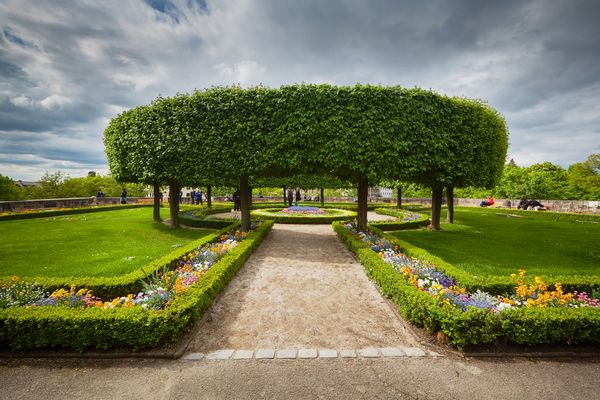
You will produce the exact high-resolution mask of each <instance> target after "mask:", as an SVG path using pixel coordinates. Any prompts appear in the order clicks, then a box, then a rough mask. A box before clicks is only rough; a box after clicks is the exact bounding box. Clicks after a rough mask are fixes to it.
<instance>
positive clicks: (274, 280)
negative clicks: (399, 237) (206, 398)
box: [188, 224, 417, 354]
mask: <svg viewBox="0 0 600 400" xmlns="http://www.w3.org/2000/svg"><path fill="white" fill-rule="evenodd" d="M416 345H417V342H416V339H415V338H414V337H413V335H412V334H411V333H410V331H409V329H407V327H406V325H405V322H404V321H402V320H401V319H400V318H398V317H397V315H396V314H395V313H394V311H393V310H392V309H391V308H390V306H389V305H388V303H387V302H386V300H385V299H384V298H383V297H382V296H381V295H380V294H379V292H378V291H377V289H376V287H375V285H374V284H373V283H372V282H371V281H369V279H368V278H367V276H366V275H365V272H364V270H363V267H362V266H361V265H360V263H358V262H357V261H356V260H355V259H354V258H353V256H352V255H351V253H350V252H349V251H348V250H347V249H346V248H345V247H344V245H343V244H342V243H341V242H340V241H339V239H338V238H337V236H336V235H335V233H334V231H333V229H332V227H331V225H284V224H275V226H274V227H273V230H272V231H271V232H270V233H269V235H268V236H267V237H266V238H265V239H264V241H263V243H262V244H261V246H260V247H259V248H258V249H257V251H255V252H254V254H253V255H252V256H251V257H250V258H249V259H248V261H247V262H246V264H245V266H244V267H243V268H242V269H241V270H240V272H239V273H238V275H237V276H236V277H235V278H234V279H233V280H232V281H231V283H230V284H229V285H228V287H227V288H226V289H225V290H224V292H223V294H222V295H221V297H220V298H219V299H218V300H217V301H216V302H215V304H214V305H213V306H212V308H211V309H209V310H208V311H207V315H206V317H205V320H204V322H203V323H202V324H201V326H200V327H199V328H198V329H197V331H196V332H195V334H194V338H193V340H192V342H191V343H190V346H189V347H188V352H189V353H193V352H200V353H204V354H206V353H208V352H213V351H216V350H220V349H248V350H254V349H261V348H262V349H265V348H266V349H337V350H342V349H364V348H369V347H375V348H386V347H393V348H398V347H399V348H402V347H414V346H416Z"/></svg>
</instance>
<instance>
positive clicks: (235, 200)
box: [233, 189, 242, 211]
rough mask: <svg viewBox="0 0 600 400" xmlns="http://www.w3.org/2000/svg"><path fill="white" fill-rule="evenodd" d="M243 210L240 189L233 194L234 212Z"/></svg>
mask: <svg viewBox="0 0 600 400" xmlns="http://www.w3.org/2000/svg"><path fill="white" fill-rule="evenodd" d="M241 208H242V207H241V204H240V190H239V189H238V190H236V191H235V192H234V193H233V211H240V209H241Z"/></svg>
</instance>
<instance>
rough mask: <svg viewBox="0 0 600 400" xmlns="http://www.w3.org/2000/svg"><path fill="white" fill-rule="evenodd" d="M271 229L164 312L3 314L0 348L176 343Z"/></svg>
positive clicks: (38, 310)
mask: <svg viewBox="0 0 600 400" xmlns="http://www.w3.org/2000/svg"><path fill="white" fill-rule="evenodd" d="M272 226H273V224H272V222H264V223H262V224H261V225H260V226H259V227H258V228H257V229H256V230H255V231H253V232H252V233H250V235H248V237H247V238H246V239H245V240H244V241H242V242H241V243H240V244H239V245H238V246H237V247H235V248H234V249H233V250H231V252H229V253H228V254H227V255H225V256H224V257H223V258H222V259H220V260H219V261H218V262H217V263H216V264H215V265H213V267H212V268H211V269H210V270H209V271H208V272H207V273H206V274H205V275H203V276H202V278H201V279H200V280H199V281H198V282H197V283H196V284H194V285H193V286H191V287H190V288H189V289H188V291H186V292H185V293H183V294H181V295H180V296H178V297H177V298H176V299H175V300H174V301H173V303H172V304H171V306H170V307H168V308H167V309H165V310H160V311H148V310H144V309H142V308H140V307H134V308H116V309H108V310H104V309H97V308H87V309H83V310H81V309H73V308H61V307H19V308H10V309H3V310H0V347H1V348H9V349H11V350H13V351H27V350H34V349H48V348H69V349H74V350H78V351H83V350H85V349H89V348H96V349H109V348H114V347H126V348H132V349H134V350H138V349H142V348H146V347H152V346H156V345H158V344H160V343H165V342H172V341H174V340H175V339H177V337H178V336H179V335H180V334H181V333H182V332H183V330H184V329H185V328H186V327H187V326H189V324H190V323H191V322H192V321H194V320H196V319H198V318H200V317H201V316H202V314H203V312H204V311H205V310H206V309H207V308H208V307H209V306H210V305H211V304H212V302H213V301H214V299H215V297H216V296H217V295H218V294H219V293H220V292H221V290H222V289H223V288H224V287H225V286H226V285H227V284H228V283H229V281H230V280H231V278H233V276H235V274H236V272H237V271H238V270H239V269H240V268H241V267H242V265H243V264H244V262H245V261H246V260H247V259H248V257H250V255H251V254H252V252H253V251H254V250H255V249H256V248H257V247H258V245H259V244H260V243H261V241H262V239H263V238H264V236H265V235H266V234H267V233H268V232H269V231H270V229H271V227H272Z"/></svg>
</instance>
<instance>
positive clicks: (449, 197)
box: [446, 185, 454, 224]
mask: <svg viewBox="0 0 600 400" xmlns="http://www.w3.org/2000/svg"><path fill="white" fill-rule="evenodd" d="M446 201H447V203H448V212H447V213H446V222H447V223H449V224H453V223H454V186H452V185H448V186H447V187H446Z"/></svg>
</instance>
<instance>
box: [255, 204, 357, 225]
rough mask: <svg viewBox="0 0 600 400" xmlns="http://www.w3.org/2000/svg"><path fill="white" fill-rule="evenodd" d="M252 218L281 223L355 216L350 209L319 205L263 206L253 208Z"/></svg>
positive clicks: (336, 219)
mask: <svg viewBox="0 0 600 400" xmlns="http://www.w3.org/2000/svg"><path fill="white" fill-rule="evenodd" d="M251 214H252V218H255V219H262V220H267V219H268V220H273V221H275V222H278V223H282V224H330V223H331V222H333V221H345V220H349V219H352V218H355V217H356V213H355V212H354V211H350V210H342V209H338V208H319V207H302V206H298V207H287V208H264V209H258V210H253V211H252V212H251Z"/></svg>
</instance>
